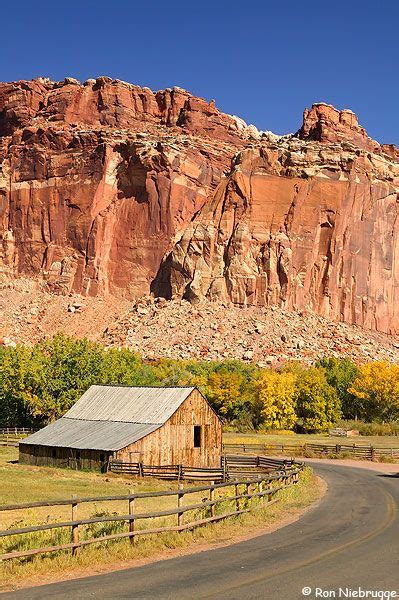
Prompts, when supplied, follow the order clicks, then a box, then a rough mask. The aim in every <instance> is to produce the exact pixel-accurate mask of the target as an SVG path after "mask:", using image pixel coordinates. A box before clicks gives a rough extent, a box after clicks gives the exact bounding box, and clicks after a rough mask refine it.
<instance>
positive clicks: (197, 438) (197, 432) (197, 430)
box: [194, 425, 201, 448]
mask: <svg viewBox="0 0 399 600" xmlns="http://www.w3.org/2000/svg"><path fill="white" fill-rule="evenodd" d="M194 448H201V425H194Z"/></svg>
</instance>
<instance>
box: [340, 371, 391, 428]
mask: <svg viewBox="0 0 399 600" xmlns="http://www.w3.org/2000/svg"><path fill="white" fill-rule="evenodd" d="M349 392H350V393H351V394H353V395H354V396H355V397H356V398H357V399H358V400H359V401H360V402H361V404H362V417H363V418H364V419H365V420H366V421H373V420H374V419H377V420H381V421H391V420H394V419H398V418H399V365H395V364H390V363H387V362H383V361H380V362H377V361H376V362H370V363H368V364H366V365H363V366H361V367H359V372H358V375H357V377H356V379H355V380H354V382H353V384H352V385H351V386H350V388H349Z"/></svg>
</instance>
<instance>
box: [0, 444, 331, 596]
mask: <svg viewBox="0 0 399 600" xmlns="http://www.w3.org/2000/svg"><path fill="white" fill-rule="evenodd" d="M16 458H17V449H16V448H0V489H1V499H0V503H1V504H4V503H14V502H18V503H22V502H27V501H35V500H43V499H50V498H65V497H68V496H69V495H70V494H72V493H76V494H78V495H80V496H94V495H100V496H101V495H111V494H126V493H128V490H129V488H132V487H134V490H135V491H155V490H161V489H176V487H177V486H176V482H164V481H160V480H156V479H142V480H139V479H132V478H130V479H129V478H127V477H126V478H125V477H121V476H119V475H112V474H109V475H101V474H96V473H88V472H82V471H80V472H75V471H69V470H64V469H55V468H48V467H30V466H26V465H18V464H15V463H13V462H10V461H14V460H15V459H16ZM188 485H189V486H190V487H191V484H188ZM227 493H230V494H231V493H232V490H231V488H230V490H229V492H227ZM319 495H320V487H319V484H318V482H317V480H316V478H315V477H314V476H313V474H312V472H311V471H310V470H309V469H306V470H305V471H304V473H303V476H302V477H301V480H300V482H299V483H298V484H297V485H296V486H293V487H290V488H287V489H284V490H282V491H281V492H279V497H280V499H281V502H279V503H276V504H273V505H271V506H269V507H265V508H264V507H263V505H262V503H261V502H260V501H259V500H258V499H254V500H251V502H252V503H253V506H258V507H259V508H258V510H256V511H254V512H253V513H248V514H245V515H241V516H238V517H231V518H229V519H226V520H224V521H222V522H219V523H214V524H211V525H206V526H202V527H199V528H197V529H195V530H194V531H191V532H190V531H187V532H181V533H176V532H168V533H164V534H161V535H156V536H155V535H153V536H144V537H142V538H139V539H138V540H137V541H136V543H135V544H134V545H131V544H130V543H129V541H128V540H120V541H114V542H108V543H102V544H93V545H90V546H87V547H85V548H82V549H80V550H79V552H78V555H77V556H75V557H72V556H71V554H70V552H63V551H60V552H56V553H52V554H48V555H43V556H37V557H33V558H28V559H20V560H18V561H17V560H13V561H4V562H3V563H2V564H0V592H1V591H3V590H5V589H6V587H7V589H8V588H9V587H10V586H11V587H17V586H19V585H22V584H23V582H24V581H25V582H28V581H29V584H31V585H33V583H35V582H40V581H41V580H43V578H46V577H48V573H51V574H52V577H59V578H62V577H65V576H69V575H71V576H72V575H73V573H74V571H75V572H76V571H77V570H78V571H82V570H83V571H85V570H87V574H91V573H93V572H94V570H93V565H98V566H103V567H104V565H112V564H115V563H118V564H120V563H121V562H122V563H124V562H125V561H130V560H132V559H143V558H147V557H154V556H155V557H157V558H159V557H161V556H162V554H163V553H165V552H166V551H168V550H169V549H171V548H183V547H188V546H190V545H198V544H200V543H205V544H212V543H219V542H222V541H228V540H229V539H231V538H234V537H236V536H237V535H240V534H241V535H242V534H247V533H248V532H251V531H253V530H256V529H259V528H261V527H266V526H273V525H276V524H278V523H279V522H281V521H283V520H285V519H286V518H289V517H291V516H294V515H296V514H298V512H299V511H300V510H301V509H303V508H305V507H307V506H309V505H310V504H311V503H312V502H314V501H315V500H316V499H317V498H318V497H319ZM205 496H206V499H208V497H207V493H206V492H205ZM189 498H190V500H188V499H187V502H190V503H192V502H193V503H194V502H199V501H201V499H205V497H204V493H202V494H196V495H192V496H190V497H189ZM139 502H142V504H141V506H140V504H139ZM175 503H176V498H175V497H170V498H168V497H166V498H161V499H152V498H151V499H146V500H141V501H137V502H136V507H135V508H136V510H137V511H140V512H141V511H143V512H144V511H150V510H151V509H153V510H159V509H162V508H166V507H168V506H169V507H170V506H176V504H175ZM78 508H79V517H81V516H83V515H85V514H87V515H91V516H93V515H94V514H96V513H97V514H98V513H103V512H106V514H110V513H111V514H112V513H117V514H126V512H127V502H126V501H124V502H104V503H99V504H97V505H96V506H94V505H93V504H86V505H79V507H78ZM232 508H233V505H232V503H231V502H227V501H226V502H223V503H222V504H220V505H219V506H218V508H217V511H218V512H225V511H229V510H230V509H232ZM207 510H208V509H206V508H204V509H200V510H198V511H197V514H196V515H195V517H196V518H201V517H202V516H205V512H206V511H207ZM65 511H66V512H65ZM190 514H191V519H190V520H192V513H190ZM70 516H71V515H70V508H68V509H65V507H47V508H45V509H34V510H31V511H29V513H25V514H24V515H22V517H21V515H20V514H18V513H17V512H15V511H14V512H13V513H0V520H1V523H0V528H1V529H4V528H7V527H10V526H11V525H13V524H14V525H15V524H16V523H17V525H15V526H17V527H21V526H23V525H24V524H35V523H44V522H47V521H48V522H50V521H58V520H59V519H64V518H66V519H67V520H69V519H70ZM185 518H186V517H185ZM187 518H188V517H187ZM171 520H172V521H173V522H175V521H176V516H175V515H173V516H171V517H163V518H161V519H157V520H156V521H151V522H145V523H144V522H142V523H143V525H142V527H150V526H151V527H153V526H162V525H166V524H168V523H170V521H171ZM89 527H90V526H89ZM140 527H141V525H140ZM120 530H127V524H116V525H115V524H105V525H104V524H100V525H98V524H96V525H95V526H91V529H88V528H86V530H83V531H82V532H81V535H82V538H84V537H92V536H99V535H105V534H107V533H113V532H115V531H120ZM57 531H58V532H59V533H55V532H57ZM29 536H31V537H30V538H29V537H28V536H24V538H23V539H22V536H13V537H10V538H4V539H5V542H3V550H2V551H11V550H22V549H24V548H25V547H26V548H29V547H40V546H42V545H47V544H52V543H55V544H58V543H63V542H65V541H66V542H69V541H70V531H69V528H68V529H64V530H53V532H41V533H39V534H37V533H35V534H29ZM10 542H11V547H10Z"/></svg>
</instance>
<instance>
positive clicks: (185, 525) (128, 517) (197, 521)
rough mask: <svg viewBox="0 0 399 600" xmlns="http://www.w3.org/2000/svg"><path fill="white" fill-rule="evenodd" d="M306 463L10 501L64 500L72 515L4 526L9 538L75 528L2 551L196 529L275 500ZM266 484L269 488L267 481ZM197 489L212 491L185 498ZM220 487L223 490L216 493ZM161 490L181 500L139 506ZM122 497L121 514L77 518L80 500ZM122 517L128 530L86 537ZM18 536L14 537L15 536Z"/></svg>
mask: <svg viewBox="0 0 399 600" xmlns="http://www.w3.org/2000/svg"><path fill="white" fill-rule="evenodd" d="M302 468H303V466H302V465H299V466H297V467H295V468H294V467H292V468H290V469H287V470H285V471H279V472H276V473H274V474H270V475H267V476H259V477H258V478H257V479H249V480H248V479H245V478H244V479H240V480H235V481H229V482H225V483H213V482H212V483H211V484H210V485H208V486H197V487H191V488H183V487H181V485H180V486H179V488H178V489H176V490H165V491H161V492H140V493H130V494H127V495H122V496H100V497H89V498H78V497H76V496H73V497H72V498H70V499H61V500H48V501H42V502H28V503H24V504H10V505H5V506H0V511H16V510H26V509H27V508H39V507H48V506H61V505H67V506H68V505H69V506H70V508H71V519H70V520H68V521H63V522H54V523H45V524H42V525H32V526H28V527H20V528H13V529H5V530H3V531H0V538H8V537H11V536H17V535H22V536H25V535H29V534H32V533H37V532H43V531H49V530H56V529H64V528H70V542H68V543H64V544H58V545H53V546H45V547H41V548H30V549H28V550H23V551H12V552H6V553H5V554H2V555H0V560H9V559H13V558H24V557H28V556H34V555H36V554H45V553H48V552H55V551H58V550H71V551H72V554H76V552H77V550H78V548H81V547H83V546H86V545H87V544H94V543H100V542H105V541H109V540H117V539H123V538H129V539H130V541H131V543H134V541H135V539H136V538H137V537H139V536H143V535H154V534H160V533H164V532H171V531H185V530H188V529H194V528H196V527H199V526H201V525H204V524H206V523H212V522H215V521H219V520H222V519H226V518H228V517H231V516H236V515H240V514H243V513H246V512H250V511H251V510H255V509H257V508H261V507H262V506H264V503H263V502H261V503H260V504H259V505H250V501H251V500H252V499H258V500H259V501H261V500H264V501H265V500H266V499H267V503H268V504H271V503H272V502H273V501H276V500H273V497H274V496H275V495H276V493H277V492H278V491H279V490H281V489H282V488H283V487H286V486H290V485H294V484H295V483H297V481H298V479H299V473H300V471H301V470H302ZM265 485H266V488H265V487H264V486H265ZM231 490H232V493H231V494H229V495H225V494H226V492H229V491H231ZM198 492H207V494H208V495H207V498H205V499H202V501H201V502H198V501H197V502H195V501H194V503H191V504H190V503H189V504H184V498H185V497H186V496H189V495H190V494H195V493H198ZM217 492H221V495H219V496H217V495H216V493H217ZM162 496H172V497H175V498H176V500H177V503H176V505H175V506H173V507H170V508H167V509H164V510H159V511H151V512H137V511H136V510H135V501H136V500H138V499H145V498H159V497H162ZM115 500H121V501H125V502H126V503H127V509H128V510H127V512H126V513H125V514H121V515H106V516H96V517H90V518H81V519H79V518H78V506H79V505H80V504H82V503H89V502H105V501H115ZM223 503H225V504H226V503H227V504H229V503H230V504H231V503H233V504H234V509H232V507H231V506H227V507H226V506H225V507H224V508H223ZM219 506H220V507H221V508H222V509H223V510H222V512H221V513H219V514H217V512H216V511H217V507H219ZM190 511H191V512H192V511H199V512H200V513H203V512H205V513H206V514H205V515H204V514H198V512H197V514H195V513H194V515H193V516H192V517H191V520H189V521H188V522H184V516H185V515H186V513H189V512H190ZM173 516H176V517H177V523H176V524H171V525H166V526H160V527H153V528H147V529H137V528H136V526H137V522H138V521H142V520H151V519H156V518H159V517H173ZM114 522H116V523H122V524H125V525H126V524H127V531H123V532H120V533H112V534H110V535H101V536H99V537H90V538H86V539H82V537H81V535H80V532H81V528H82V527H83V526H85V525H92V524H95V523H114ZM14 539H15V538H14Z"/></svg>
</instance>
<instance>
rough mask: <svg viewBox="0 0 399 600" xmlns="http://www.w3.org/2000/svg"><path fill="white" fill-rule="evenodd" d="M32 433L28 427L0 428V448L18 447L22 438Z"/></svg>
mask: <svg viewBox="0 0 399 600" xmlns="http://www.w3.org/2000/svg"><path fill="white" fill-rule="evenodd" d="M34 431H35V430H34V429H29V428H28V427H4V428H2V429H1V428H0V446H18V444H19V442H20V440H21V439H22V438H24V437H26V436H27V435H29V434H31V433H33V432H34Z"/></svg>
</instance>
